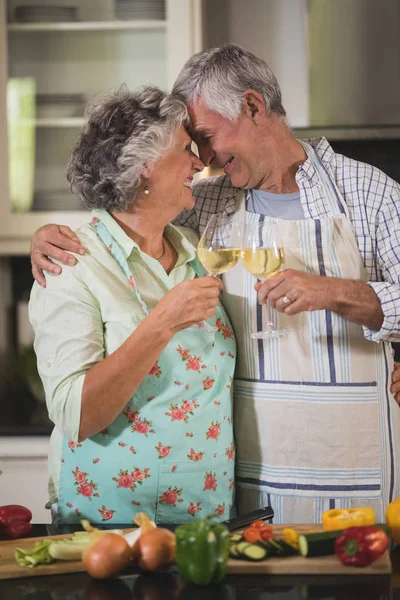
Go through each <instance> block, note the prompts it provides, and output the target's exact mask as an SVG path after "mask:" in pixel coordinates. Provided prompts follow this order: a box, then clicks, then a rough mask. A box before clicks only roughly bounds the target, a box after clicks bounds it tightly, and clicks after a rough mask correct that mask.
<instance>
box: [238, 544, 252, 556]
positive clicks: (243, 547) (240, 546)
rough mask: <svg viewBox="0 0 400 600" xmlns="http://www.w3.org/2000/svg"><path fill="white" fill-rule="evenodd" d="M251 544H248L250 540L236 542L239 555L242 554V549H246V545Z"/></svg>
mask: <svg viewBox="0 0 400 600" xmlns="http://www.w3.org/2000/svg"><path fill="white" fill-rule="evenodd" d="M251 545H252V544H250V542H239V543H238V544H236V549H237V551H238V553H239V555H241V556H244V551H245V550H246V548H247V546H251Z"/></svg>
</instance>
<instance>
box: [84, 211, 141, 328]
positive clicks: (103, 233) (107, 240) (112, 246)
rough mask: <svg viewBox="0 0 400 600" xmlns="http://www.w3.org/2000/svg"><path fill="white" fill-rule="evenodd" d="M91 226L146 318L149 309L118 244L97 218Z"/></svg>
mask: <svg viewBox="0 0 400 600" xmlns="http://www.w3.org/2000/svg"><path fill="white" fill-rule="evenodd" d="M92 225H93V226H94V228H95V229H96V233H97V235H98V236H99V238H100V239H101V241H102V242H103V244H104V245H105V246H106V247H107V249H108V250H109V252H110V254H111V256H112V257H113V259H114V260H115V261H116V263H117V264H118V265H119V266H120V268H121V269H122V271H123V272H124V273H125V275H126V278H127V280H128V283H129V286H130V287H131V289H132V290H133V292H134V293H135V295H136V298H137V299H138V301H139V304H140V306H141V307H142V309H143V312H144V314H145V315H146V316H147V315H148V314H149V309H148V308H147V305H146V303H145V302H144V300H142V298H141V296H140V293H139V290H138V288H137V285H136V282H135V278H134V277H133V274H132V271H131V270H130V268H129V265H128V261H127V260H126V258H125V256H124V253H123V252H122V250H121V248H120V246H119V244H118V242H116V240H115V239H114V238H113V236H112V235H111V233H110V232H109V231H108V229H107V227H106V226H105V225H104V223H103V222H102V221H100V219H99V218H98V217H94V219H92Z"/></svg>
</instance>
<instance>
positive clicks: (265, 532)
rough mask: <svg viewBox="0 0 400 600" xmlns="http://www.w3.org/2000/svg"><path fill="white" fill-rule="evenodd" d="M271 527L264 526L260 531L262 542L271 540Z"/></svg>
mask: <svg viewBox="0 0 400 600" xmlns="http://www.w3.org/2000/svg"><path fill="white" fill-rule="evenodd" d="M272 532H273V529H272V525H264V527H263V528H262V529H260V535H261V539H262V540H263V542H267V541H268V540H271V539H272Z"/></svg>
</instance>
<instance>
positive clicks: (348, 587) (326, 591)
mask: <svg viewBox="0 0 400 600" xmlns="http://www.w3.org/2000/svg"><path fill="white" fill-rule="evenodd" d="M46 534H47V528H46V526H45V525H34V529H33V532H32V536H40V535H46ZM392 563H393V575H392V577H390V576H365V575H364V576H363V575H362V571H361V574H360V575H359V576H341V577H338V576H326V575H325V576H322V575H321V576H311V575H310V576H295V575H292V576H269V577H268V576H260V575H230V576H229V575H228V576H227V577H226V578H225V580H224V581H223V583H222V584H220V585H219V586H211V587H206V588H198V587H196V586H192V585H188V584H185V583H184V582H183V581H182V580H181V579H180V577H179V575H178V573H177V570H176V568H171V569H170V570H169V571H168V572H165V573H157V574H140V573H139V572H138V571H137V570H136V569H132V570H131V571H129V572H127V573H125V574H124V575H122V576H121V577H119V578H118V579H115V580H109V581H96V580H93V579H92V578H91V577H89V576H88V575H86V574H85V573H76V574H68V575H57V576H49V577H32V578H24V579H13V580H12V579H10V580H3V581H0V599H1V600H11V599H12V600H22V599H24V600H39V599H40V600H64V599H65V600H128V599H129V600H206V599H207V600H214V599H215V600H250V599H254V600H308V599H309V600H311V599H313V600H315V599H318V600H400V547H398V548H396V549H395V550H393V552H392Z"/></svg>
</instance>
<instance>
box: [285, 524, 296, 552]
mask: <svg viewBox="0 0 400 600" xmlns="http://www.w3.org/2000/svg"><path fill="white" fill-rule="evenodd" d="M282 535H283V539H284V541H285V542H286V543H287V544H289V545H290V546H292V547H293V548H296V549H297V548H298V547H299V544H298V540H299V535H300V534H299V532H298V531H296V530H295V529H293V528H292V527H285V529H284V530H283V531H282Z"/></svg>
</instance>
